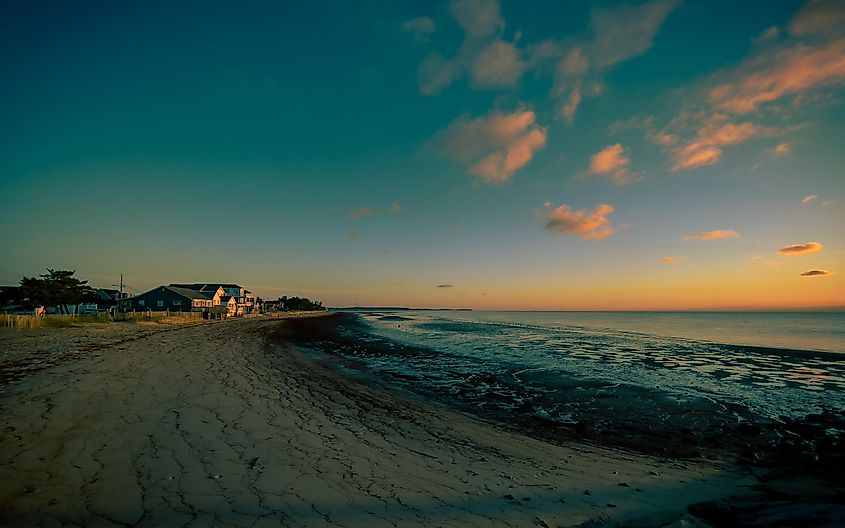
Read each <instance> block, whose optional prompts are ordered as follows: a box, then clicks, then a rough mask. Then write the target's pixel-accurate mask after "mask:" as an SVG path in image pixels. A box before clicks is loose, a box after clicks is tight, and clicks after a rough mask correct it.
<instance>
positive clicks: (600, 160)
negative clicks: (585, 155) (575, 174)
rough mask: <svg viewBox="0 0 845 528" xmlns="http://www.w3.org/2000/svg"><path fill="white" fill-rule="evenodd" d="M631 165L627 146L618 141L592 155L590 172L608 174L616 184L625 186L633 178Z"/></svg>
mask: <svg viewBox="0 0 845 528" xmlns="http://www.w3.org/2000/svg"><path fill="white" fill-rule="evenodd" d="M630 165H631V160H630V159H629V158H628V156H626V155H625V148H624V147H623V146H622V145H620V144H619V143H616V144H615V145H610V146H608V147H605V148H604V149H602V150H601V151H599V152H598V153H596V154H594V155H593V156H591V157H590V171H589V174H592V175H599V176H608V177H609V178H610V179H611V180H613V181H614V182H615V183H616V185H619V186H624V185H627V184H628V183H630V182H631V181H632V179H633V176H632V174H631V172H630V171H629V167H630Z"/></svg>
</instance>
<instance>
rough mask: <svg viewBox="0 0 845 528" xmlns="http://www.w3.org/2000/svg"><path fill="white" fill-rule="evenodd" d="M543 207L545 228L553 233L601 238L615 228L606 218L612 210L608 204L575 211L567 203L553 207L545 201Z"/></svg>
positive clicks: (612, 231)
mask: <svg viewBox="0 0 845 528" xmlns="http://www.w3.org/2000/svg"><path fill="white" fill-rule="evenodd" d="M543 207H544V209H545V211H546V229H548V230H549V231H553V232H555V233H559V234H563V235H574V236H580V237H581V238H583V239H585V240H601V239H603V238H607V237H609V236H611V235H613V234H614V233H615V232H616V230H617V228H616V227H615V226H613V225H611V223H610V218H608V217H609V216H610V214H611V213H613V211H614V209H613V206H612V205H609V204H599V205H598V206H596V208H595V209H593V210H592V211H590V210H587V209H578V210H577V211H576V210H573V209H572V208H571V207H570V206H568V205H561V206H558V207H553V206H552V204H551V203H550V202H546V203H545V204H544V205H543Z"/></svg>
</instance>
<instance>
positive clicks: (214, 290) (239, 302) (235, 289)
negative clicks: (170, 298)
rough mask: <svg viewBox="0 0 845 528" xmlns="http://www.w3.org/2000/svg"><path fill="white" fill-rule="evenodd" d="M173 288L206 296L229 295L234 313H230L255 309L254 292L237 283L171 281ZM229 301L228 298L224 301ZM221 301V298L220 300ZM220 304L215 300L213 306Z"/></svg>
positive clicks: (245, 312) (247, 311)
mask: <svg viewBox="0 0 845 528" xmlns="http://www.w3.org/2000/svg"><path fill="white" fill-rule="evenodd" d="M170 286H171V287H175V288H184V289H188V290H193V291H195V292H199V293H201V294H203V295H205V296H206V297H209V298H213V297H214V295H215V294H216V295H218V296H219V297H221V299H222V297H224V296H229V297H232V298H234V300H235V313H234V314H232V315H243V314H248V313H252V312H253V311H255V308H256V306H255V294H254V293H252V292H251V291H249V290H247V289H246V288H244V287H243V286H240V285H238V284H220V283H200V282H195V283H192V284H182V283H173V284H171V285H170ZM226 302H227V303H228V302H229V301H228V300H227V301H226ZM221 303H222V300H221ZM219 305H220V304H219V303H217V302H215V304H214V306H219Z"/></svg>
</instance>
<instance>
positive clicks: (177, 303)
mask: <svg viewBox="0 0 845 528" xmlns="http://www.w3.org/2000/svg"><path fill="white" fill-rule="evenodd" d="M173 306H182V301H177V300H176V299H173Z"/></svg>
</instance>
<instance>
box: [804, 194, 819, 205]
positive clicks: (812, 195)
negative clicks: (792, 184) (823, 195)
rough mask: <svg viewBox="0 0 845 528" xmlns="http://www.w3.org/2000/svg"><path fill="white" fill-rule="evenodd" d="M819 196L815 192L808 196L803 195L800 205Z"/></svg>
mask: <svg viewBox="0 0 845 528" xmlns="http://www.w3.org/2000/svg"><path fill="white" fill-rule="evenodd" d="M818 197H819V196H818V195H817V194H811V195H809V196H805V197H804V199H803V200H801V205H807V204H808V203H810V202H812V201H813V200H816V199H817V198H818Z"/></svg>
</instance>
